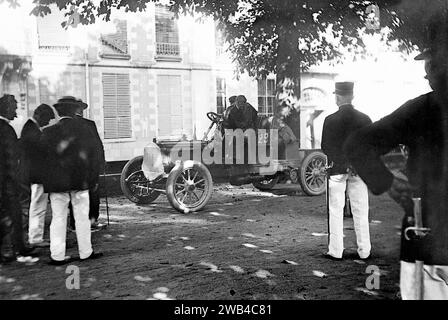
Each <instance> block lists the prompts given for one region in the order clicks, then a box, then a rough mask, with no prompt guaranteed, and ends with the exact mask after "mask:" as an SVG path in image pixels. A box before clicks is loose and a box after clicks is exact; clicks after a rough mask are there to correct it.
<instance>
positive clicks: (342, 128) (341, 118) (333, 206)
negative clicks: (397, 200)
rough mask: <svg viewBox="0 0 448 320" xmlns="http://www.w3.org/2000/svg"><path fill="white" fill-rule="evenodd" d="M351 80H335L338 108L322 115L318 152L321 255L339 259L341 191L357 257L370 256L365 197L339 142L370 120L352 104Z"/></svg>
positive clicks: (367, 207)
mask: <svg viewBox="0 0 448 320" xmlns="http://www.w3.org/2000/svg"><path fill="white" fill-rule="evenodd" d="M353 87H354V83H353V82H336V83H335V91H334V94H335V96H336V104H337V105H338V107H339V110H338V111H337V112H335V113H333V114H331V115H329V116H328V117H327V118H325V121H324V126H323V132H322V144H321V145H322V151H323V152H324V153H325V154H326V155H327V158H328V164H330V166H332V167H331V168H330V169H329V171H328V175H329V176H328V185H327V187H328V188H327V189H328V190H327V197H328V198H327V200H328V201H327V203H328V208H327V210H328V227H329V230H328V233H329V237H328V252H327V253H326V254H325V256H326V257H327V258H329V259H332V260H341V259H342V255H343V251H344V238H343V236H344V235H343V228H344V225H343V219H344V205H345V194H346V192H347V194H348V196H349V198H350V205H351V209H352V213H353V221H354V226H355V233H356V242H357V244H358V255H359V258H360V259H368V258H369V257H370V250H371V244H370V233H369V196H368V190H367V187H366V185H365V184H364V182H363V181H362V180H361V178H360V177H359V176H358V175H357V174H356V172H354V171H353V170H352V168H351V166H350V162H349V161H348V159H347V158H346V156H345V155H344V151H343V145H344V143H345V141H346V139H347V138H348V137H349V135H350V134H353V133H354V132H356V130H358V129H360V128H362V127H365V126H366V125H368V124H370V123H372V121H371V120H370V118H369V117H368V116H367V115H365V114H364V113H362V112H359V111H358V110H356V109H355V107H354V106H353V105H352V100H353Z"/></svg>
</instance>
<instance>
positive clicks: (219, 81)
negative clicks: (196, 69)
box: [216, 77, 226, 114]
mask: <svg viewBox="0 0 448 320" xmlns="http://www.w3.org/2000/svg"><path fill="white" fill-rule="evenodd" d="M225 109H226V79H224V78H219V77H218V78H216V110H217V111H216V112H217V113H219V114H223V113H224V110H225Z"/></svg>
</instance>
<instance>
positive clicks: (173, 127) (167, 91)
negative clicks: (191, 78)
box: [157, 75, 191, 139]
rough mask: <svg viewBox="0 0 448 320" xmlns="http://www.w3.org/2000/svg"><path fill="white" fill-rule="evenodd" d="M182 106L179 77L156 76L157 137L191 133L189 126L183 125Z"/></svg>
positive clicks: (180, 135) (174, 136) (183, 114)
mask: <svg viewBox="0 0 448 320" xmlns="http://www.w3.org/2000/svg"><path fill="white" fill-rule="evenodd" d="M184 112H185V110H183V108H182V83H181V77H180V76H176V75H158V76H157V113H158V132H157V133H158V137H159V138H160V137H163V138H170V139H171V138H176V139H178V138H180V137H182V136H183V135H186V134H190V133H191V127H190V128H187V127H185V126H184V118H185V116H186V115H187V114H186V112H185V113H184Z"/></svg>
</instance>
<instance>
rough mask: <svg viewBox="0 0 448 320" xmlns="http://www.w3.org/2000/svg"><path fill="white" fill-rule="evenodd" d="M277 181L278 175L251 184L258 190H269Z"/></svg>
mask: <svg viewBox="0 0 448 320" xmlns="http://www.w3.org/2000/svg"><path fill="white" fill-rule="evenodd" d="M277 182H278V177H271V178H266V179H265V180H261V181H257V182H254V183H252V185H253V186H254V187H255V188H257V189H258V190H260V191H269V190H271V189H272V188H274V186H275V185H276V184H277Z"/></svg>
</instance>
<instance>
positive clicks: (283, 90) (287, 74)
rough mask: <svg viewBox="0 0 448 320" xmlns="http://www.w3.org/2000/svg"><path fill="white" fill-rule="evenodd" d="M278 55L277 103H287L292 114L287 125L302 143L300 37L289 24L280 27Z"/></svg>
mask: <svg viewBox="0 0 448 320" xmlns="http://www.w3.org/2000/svg"><path fill="white" fill-rule="evenodd" d="M278 30H279V32H278V34H279V39H278V54H277V75H276V77H277V81H276V82H277V93H276V96H277V103H278V105H281V104H282V103H286V104H287V105H288V107H289V109H290V111H291V114H290V115H289V116H288V117H287V118H286V123H287V124H288V125H289V126H290V127H291V129H292V131H293V132H294V134H295V136H296V137H297V139H298V140H299V141H300V108H299V99H300V55H299V49H298V35H297V34H296V33H295V32H294V31H293V30H295V28H294V27H293V26H292V25H291V26H288V24H287V23H282V24H279V25H278Z"/></svg>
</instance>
